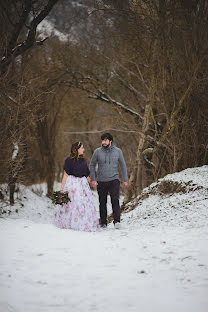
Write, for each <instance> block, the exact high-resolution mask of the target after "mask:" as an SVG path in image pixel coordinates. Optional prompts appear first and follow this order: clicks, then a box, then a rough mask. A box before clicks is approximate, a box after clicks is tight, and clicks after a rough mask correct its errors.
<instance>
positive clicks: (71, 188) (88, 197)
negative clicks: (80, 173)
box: [54, 175, 100, 232]
mask: <svg viewBox="0 0 208 312" xmlns="http://www.w3.org/2000/svg"><path fill="white" fill-rule="evenodd" d="M64 192H68V194H69V198H70V200H71V201H69V202H68V203H67V204H64V205H56V210H55V216H54V224H55V225H56V226H57V227H59V228H62V229H72V230H77V231H87V232H96V231H98V230H99V228H100V227H99V221H98V217H97V213H96V209H95V207H94V203H93V197H92V192H91V190H90V187H89V184H88V181H87V178H86V177H82V178H78V177H74V176H71V175H69V176H68V177H67V180H66V183H65V186H64Z"/></svg>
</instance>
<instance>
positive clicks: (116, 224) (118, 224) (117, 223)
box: [114, 222, 121, 230]
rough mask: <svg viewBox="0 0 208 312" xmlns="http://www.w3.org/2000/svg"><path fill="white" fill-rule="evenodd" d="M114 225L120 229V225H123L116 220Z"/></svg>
mask: <svg viewBox="0 0 208 312" xmlns="http://www.w3.org/2000/svg"><path fill="white" fill-rule="evenodd" d="M114 226H115V229H117V230H118V229H120V227H121V225H120V222H116V223H115V224H114Z"/></svg>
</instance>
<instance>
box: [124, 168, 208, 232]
mask: <svg viewBox="0 0 208 312" xmlns="http://www.w3.org/2000/svg"><path fill="white" fill-rule="evenodd" d="M132 209H133V210H132ZM131 210H132V211H131ZM207 217H208V166H203V167H199V168H189V169H186V170H183V171H182V172H177V173H174V174H169V175H167V176H165V177H164V178H163V179H159V180H158V181H157V182H155V183H153V184H151V185H150V186H149V187H147V188H145V189H144V190H143V192H142V194H141V195H140V196H138V197H137V198H136V199H135V200H134V201H132V202H131V203H129V205H128V206H127V209H126V214H124V215H123V220H125V222H126V223H128V224H131V226H133V224H135V226H141V225H143V226H153V227H154V226H162V225H168V226H170V225H173V226H183V227H186V228H192V227H199V228H201V227H206V226H208V218H207Z"/></svg>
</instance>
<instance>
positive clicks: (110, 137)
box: [101, 133, 113, 141]
mask: <svg viewBox="0 0 208 312" xmlns="http://www.w3.org/2000/svg"><path fill="white" fill-rule="evenodd" d="M105 139H108V140H109V141H113V136H112V135H111V134H110V133H104V134H102V135H101V140H105Z"/></svg>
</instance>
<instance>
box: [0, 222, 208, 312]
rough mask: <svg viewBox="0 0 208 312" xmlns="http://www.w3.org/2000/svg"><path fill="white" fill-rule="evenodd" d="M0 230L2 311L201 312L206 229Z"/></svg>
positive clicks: (13, 225)
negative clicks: (91, 231)
mask: <svg viewBox="0 0 208 312" xmlns="http://www.w3.org/2000/svg"><path fill="white" fill-rule="evenodd" d="M0 228H1V251H3V252H2V255H3V256H1V260H0V261H1V262H0V264H1V278H0V296H1V300H0V306H1V311H2V312H6V311H11V312H13V311H16V312H23V311H31V312H49V311H50V312H53V311H54V312H55V311H60V312H65V311H67V312H68V311H70V312H73V311H76V312H77V311H83V312H84V311H99V312H101V311H116V310H117V311H143V312H146V311H169V312H170V311H177V312H179V311H181V312H182V311H183V312H185V311H187V312H192V311H193V312H195V311H199V312H205V311H207V307H208V298H207V290H208V267H207V259H208V251H207V245H208V244H207V243H208V229H206V230H205V229H199V228H198V229H196V228H195V229H193V230H191V229H187V230H185V229H184V228H181V227H178V228H175V227H174V228H170V227H166V228H165V227H158V228H151V227H147V228H145V227H143V226H142V227H141V228H138V229H136V228H135V227H134V228H131V227H128V226H127V225H126V226H124V225H123V228H122V229H121V230H114V229H113V227H111V226H110V227H109V228H108V229H107V230H103V231H102V232H99V233H82V232H75V231H70V230H61V229H57V228H55V227H54V226H53V225H50V224H37V223H34V222H32V221H28V220H21V219H17V220H11V219H10V220H9V219H6V220H1V221H0ZM37 233H38V235H37ZM5 237H6V239H5ZM2 240H3V241H4V243H2ZM2 247H3V250H2ZM142 272H144V273H142Z"/></svg>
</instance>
